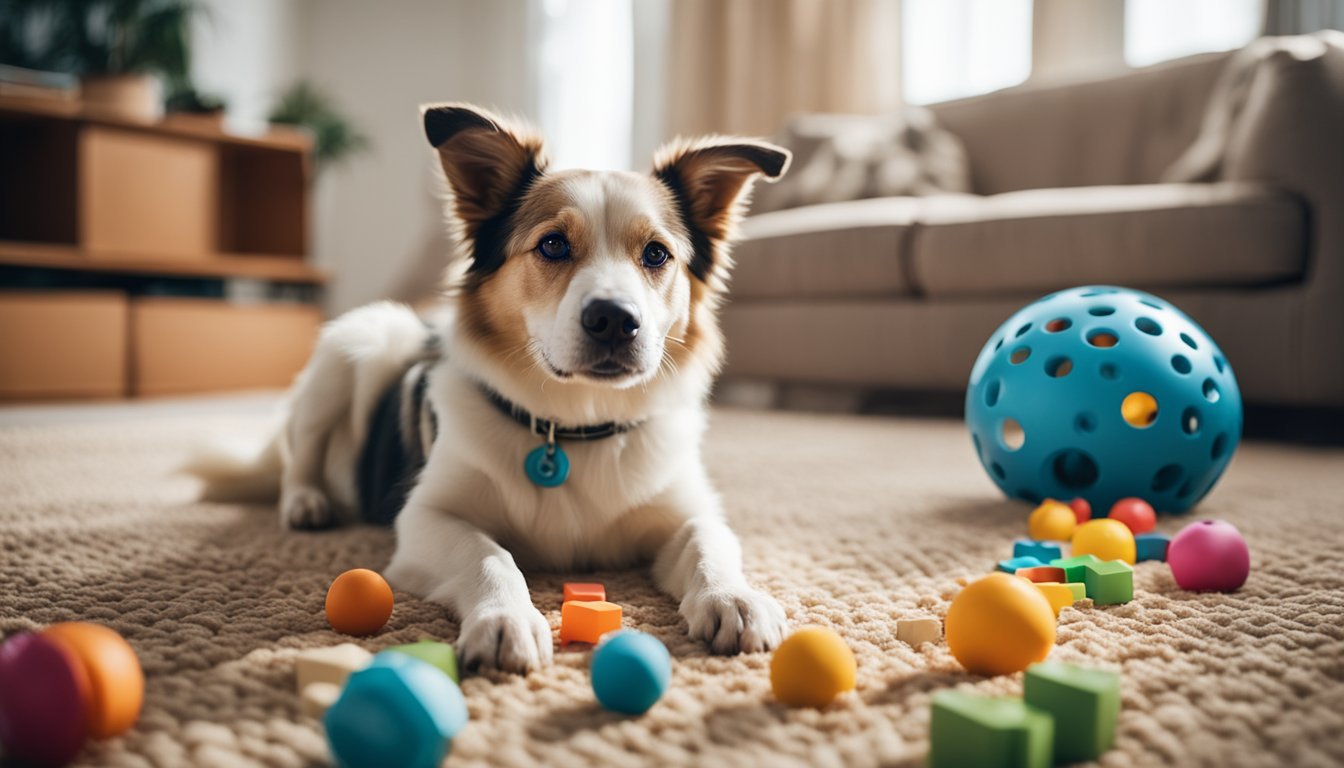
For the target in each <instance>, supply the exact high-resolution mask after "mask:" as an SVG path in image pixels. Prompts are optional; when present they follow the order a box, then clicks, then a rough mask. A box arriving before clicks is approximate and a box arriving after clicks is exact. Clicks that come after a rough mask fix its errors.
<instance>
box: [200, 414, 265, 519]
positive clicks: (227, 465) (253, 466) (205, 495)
mask: <svg viewBox="0 0 1344 768" xmlns="http://www.w3.org/2000/svg"><path fill="white" fill-rule="evenodd" d="M280 436H281V435H280V430H279V429H276V430H275V431H274V432H273V433H272V435H271V437H270V439H268V440H267V441H266V442H265V443H264V444H263V445H261V446H258V445H257V444H256V442H255V441H253V442H250V443H244V442H240V441H227V440H223V439H215V440H212V441H210V442H208V443H202V444H200V445H198V446H197V447H196V448H195V451H194V453H193V455H192V456H191V457H190V458H189V459H188V460H187V463H186V464H184V465H183V466H182V467H181V472H183V473H184V474H188V475H192V476H194V477H197V478H200V479H201V480H202V481H204V485H203V487H202V488H201V496H200V498H201V500H202V501H220V502H238V503H245V504H247V503H250V504H264V503H271V502H274V501H275V500H276V499H278V498H279V497H280V468H281V461H280Z"/></svg>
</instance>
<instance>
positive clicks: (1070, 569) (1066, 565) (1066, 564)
mask: <svg viewBox="0 0 1344 768" xmlns="http://www.w3.org/2000/svg"><path fill="white" fill-rule="evenodd" d="M1099 562H1101V559H1100V558H1098V557H1097V556H1096V555H1075V556H1073V557H1063V558H1060V559H1058V560H1051V561H1050V565H1053V566H1054V567H1056V568H1063V569H1064V581H1066V582H1069V581H1077V582H1081V581H1082V580H1083V566H1084V565H1087V564H1088V563H1099Z"/></svg>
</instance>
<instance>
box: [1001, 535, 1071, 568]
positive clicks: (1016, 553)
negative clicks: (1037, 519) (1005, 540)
mask: <svg viewBox="0 0 1344 768" xmlns="http://www.w3.org/2000/svg"><path fill="white" fill-rule="evenodd" d="M1063 556H1064V550H1063V548H1062V547H1060V546H1059V542H1056V541H1033V540H1032V539H1018V540H1017V541H1014V542H1013V557H1034V558H1036V559H1037V560H1040V561H1041V562H1042V563H1048V562H1050V561H1051V560H1054V559H1055V558H1057V557H1063Z"/></svg>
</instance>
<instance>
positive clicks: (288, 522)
mask: <svg viewBox="0 0 1344 768" xmlns="http://www.w3.org/2000/svg"><path fill="white" fill-rule="evenodd" d="M335 523H336V513H335V510H333V509H332V507H331V502H330V501H328V500H327V497H326V495H324V494H323V493H322V492H321V491H319V490H318V489H316V488H312V487H310V486H306V485H299V486H294V487H291V488H286V489H285V490H284V492H283V493H282V494H280V524H281V525H283V526H285V527H286V528H293V529H295V530H309V531H311V530H317V529H319V528H330V527H331V526H332V525H334V524H335Z"/></svg>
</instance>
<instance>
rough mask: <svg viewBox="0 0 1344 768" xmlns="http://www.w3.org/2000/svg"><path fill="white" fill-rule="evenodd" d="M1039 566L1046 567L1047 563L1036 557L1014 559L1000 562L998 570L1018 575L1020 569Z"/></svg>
mask: <svg viewBox="0 0 1344 768" xmlns="http://www.w3.org/2000/svg"><path fill="white" fill-rule="evenodd" d="M1038 565H1045V563H1042V562H1041V561H1040V560H1037V559H1036V558H1034V557H1014V558H1013V559H1011V560H1000V561H999V566H998V568H999V570H1000V571H1003V572H1004V573H1008V574H1013V573H1017V569H1019V568H1035V567H1036V566H1038Z"/></svg>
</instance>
